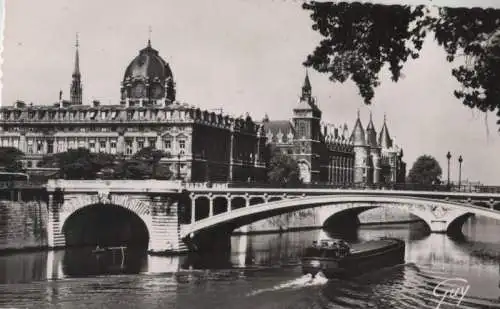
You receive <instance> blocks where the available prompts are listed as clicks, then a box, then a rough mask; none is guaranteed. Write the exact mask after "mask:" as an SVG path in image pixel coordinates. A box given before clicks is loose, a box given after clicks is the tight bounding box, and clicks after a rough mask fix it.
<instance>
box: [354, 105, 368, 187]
mask: <svg viewBox="0 0 500 309" xmlns="http://www.w3.org/2000/svg"><path fill="white" fill-rule="evenodd" d="M350 139H351V142H352V144H353V148H354V183H357V184H366V183H367V180H368V179H367V177H368V152H369V148H370V147H369V146H368V144H367V142H366V138H365V130H364V129H363V125H362V124H361V119H360V115H359V110H358V118H357V119H356V123H355V124H354V129H353V130H352V135H351V138H350Z"/></svg>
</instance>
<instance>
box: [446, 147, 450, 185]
mask: <svg viewBox="0 0 500 309" xmlns="http://www.w3.org/2000/svg"><path fill="white" fill-rule="evenodd" d="M446 159H448V187H450V159H451V153H450V152H449V151H448V153H447V154H446Z"/></svg>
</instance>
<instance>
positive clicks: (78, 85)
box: [69, 33, 82, 105]
mask: <svg viewBox="0 0 500 309" xmlns="http://www.w3.org/2000/svg"><path fill="white" fill-rule="evenodd" d="M78 47H79V42H78V33H77V34H76V44H75V68H74V69H73V74H72V75H71V76H72V81H71V87H70V90H69V92H70V96H71V104H72V105H81V104H82V80H81V77H82V76H81V74H80V55H79V54H78Z"/></svg>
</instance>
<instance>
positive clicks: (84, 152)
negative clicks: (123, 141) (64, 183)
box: [42, 148, 172, 179]
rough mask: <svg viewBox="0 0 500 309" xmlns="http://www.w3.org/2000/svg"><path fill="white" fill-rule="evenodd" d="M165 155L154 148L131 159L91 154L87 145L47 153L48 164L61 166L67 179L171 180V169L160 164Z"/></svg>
mask: <svg viewBox="0 0 500 309" xmlns="http://www.w3.org/2000/svg"><path fill="white" fill-rule="evenodd" d="M164 156H165V154H164V153H163V152H161V151H158V150H154V149H151V148H144V149H142V150H140V151H138V152H137V153H136V154H135V155H134V156H133V157H132V158H131V159H129V160H126V159H125V158H124V157H121V156H116V155H112V154H107V153H91V152H90V151H89V150H88V149H86V148H78V149H70V150H68V151H66V152H62V153H56V154H53V155H50V156H46V157H44V158H43V160H42V166H44V167H58V168H59V173H60V177H63V178H65V179H95V178H97V177H103V178H115V179H147V178H155V179H169V178H170V177H171V175H172V173H171V172H170V170H168V169H167V168H166V167H163V166H161V165H160V163H159V162H160V159H161V158H162V157H164Z"/></svg>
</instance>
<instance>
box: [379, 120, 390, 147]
mask: <svg viewBox="0 0 500 309" xmlns="http://www.w3.org/2000/svg"><path fill="white" fill-rule="evenodd" d="M378 144H379V145H380V147H382V149H384V150H387V149H389V148H392V139H391V136H390V135H389V129H388V128H387V119H386V116H385V115H384V124H383V125H382V130H380V134H379V136H378Z"/></svg>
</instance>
